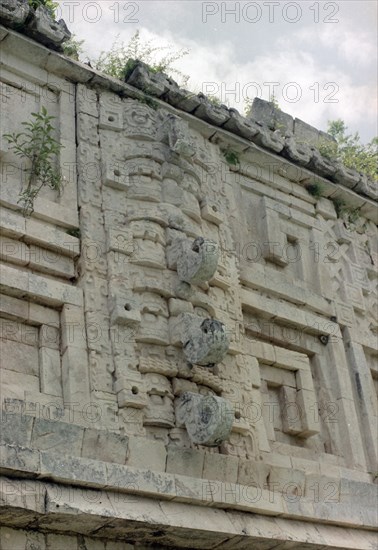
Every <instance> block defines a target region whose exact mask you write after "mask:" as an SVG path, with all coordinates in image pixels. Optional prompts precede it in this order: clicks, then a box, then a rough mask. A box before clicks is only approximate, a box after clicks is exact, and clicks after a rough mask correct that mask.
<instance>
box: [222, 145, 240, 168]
mask: <svg viewBox="0 0 378 550" xmlns="http://www.w3.org/2000/svg"><path fill="white" fill-rule="evenodd" d="M223 156H224V158H225V159H226V162H227V163H228V164H230V165H231V166H238V165H239V164H240V160H239V155H238V153H237V152H236V151H234V150H233V149H225V150H224V151H223Z"/></svg>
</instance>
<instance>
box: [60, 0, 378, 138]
mask: <svg viewBox="0 0 378 550" xmlns="http://www.w3.org/2000/svg"><path fill="white" fill-rule="evenodd" d="M58 4H59V8H58V15H60V16H62V17H63V18H64V19H65V21H66V23H67V25H68V27H69V29H70V30H71V32H73V33H75V35H76V37H77V38H79V39H84V40H85V42H84V44H83V48H84V52H83V54H82V55H81V59H82V60H84V61H86V60H88V59H90V60H91V62H92V65H94V60H95V59H96V58H98V56H99V54H100V53H101V51H104V50H109V49H110V48H111V47H112V44H113V43H114V41H115V40H116V38H117V36H119V40H121V41H124V42H125V43H127V42H128V41H129V40H130V38H131V37H132V36H133V35H134V33H135V31H136V30H139V31H140V33H141V38H142V40H143V41H147V40H153V44H155V45H156V46H167V45H169V46H170V47H171V48H172V51H176V50H179V49H181V48H185V49H188V50H189V54H188V55H185V56H184V57H182V58H181V59H180V60H178V61H177V62H176V63H175V64H174V67H176V68H177V69H178V70H180V71H181V72H182V73H184V74H187V75H189V76H190V79H189V81H188V84H187V86H186V87H187V88H188V89H190V90H191V91H196V92H198V91H203V92H204V93H206V94H207V95H216V96H217V97H219V98H220V99H221V100H222V102H223V103H225V104H226V105H229V106H230V107H236V108H237V109H239V111H240V112H241V113H242V114H243V113H244V109H245V106H246V103H248V101H249V100H252V99H253V98H254V97H255V96H258V97H261V98H263V99H266V100H269V99H270V98H271V96H272V94H273V95H274V97H275V99H276V100H277V101H278V104H279V106H280V108H281V109H282V111H284V112H287V113H290V114H291V115H292V116H294V117H297V118H300V119H302V120H304V121H305V122H307V123H309V124H312V125H313V126H315V127H317V128H319V129H322V130H326V129H327V121H328V120H333V119H336V118H341V119H343V120H344V121H345V123H346V125H347V127H348V133H354V132H359V134H360V136H361V140H362V141H363V142H364V143H366V142H368V141H370V140H371V139H372V138H373V137H374V136H376V135H377V134H378V130H377V46H378V45H377V30H378V29H377V6H378V3H377V2H376V1H375V0H358V1H354V0H343V1H338V2H328V1H320V2H315V1H312V0H310V1H307V0H299V1H297V2H291V1H273V0H271V1H255V2H252V1H248V0H244V1H241V2H231V1H227V2H214V1H212V2H204V1H202V0H142V1H135V2H134V1H124V0H121V1H115V0H101V1H100V0H98V1H97V2H91V1H86V0H81V1H74V0H61V1H59V2H58ZM167 51H168V50H167Z"/></svg>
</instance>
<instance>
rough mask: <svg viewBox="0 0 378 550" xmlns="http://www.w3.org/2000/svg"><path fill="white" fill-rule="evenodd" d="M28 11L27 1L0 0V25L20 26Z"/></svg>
mask: <svg viewBox="0 0 378 550" xmlns="http://www.w3.org/2000/svg"><path fill="white" fill-rule="evenodd" d="M29 11H30V7H29V4H28V2H27V0H1V2H0V23H2V24H4V25H5V26H7V27H17V26H19V25H22V24H23V23H24V21H25V20H26V18H27V16H28V15H29Z"/></svg>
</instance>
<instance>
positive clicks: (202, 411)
mask: <svg viewBox="0 0 378 550" xmlns="http://www.w3.org/2000/svg"><path fill="white" fill-rule="evenodd" d="M176 415H177V420H178V422H180V424H185V427H186V430H187V432H188V435H189V437H190V439H191V441H192V442H193V443H195V444H196V445H205V446H207V447H218V446H219V445H220V444H221V443H222V442H223V441H225V440H226V439H227V438H228V437H229V435H230V432H231V428H232V424H233V421H234V411H233V408H232V405H231V404H230V403H229V402H228V401H227V400H226V399H224V398H222V397H217V396H215V395H206V396H204V395H200V394H198V393H191V392H185V393H183V394H182V395H181V397H180V399H179V405H178V408H177V411H176Z"/></svg>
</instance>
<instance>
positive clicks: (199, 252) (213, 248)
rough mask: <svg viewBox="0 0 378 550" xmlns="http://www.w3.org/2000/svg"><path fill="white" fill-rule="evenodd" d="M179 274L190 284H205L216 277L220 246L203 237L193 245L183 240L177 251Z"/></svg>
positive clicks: (181, 278)
mask: <svg viewBox="0 0 378 550" xmlns="http://www.w3.org/2000/svg"><path fill="white" fill-rule="evenodd" d="M177 254H178V257H177V273H178V276H179V278H180V280H181V281H184V282H185V283H189V284H198V283H204V282H206V281H208V280H209V279H211V278H212V277H213V276H214V273H215V272H216V270H217V266H218V255H219V249H218V245H217V244H216V243H215V242H213V241H210V240H207V239H206V240H205V239H204V238H203V237H197V239H195V240H194V242H193V243H190V241H187V240H182V241H180V242H179V246H178V249H177Z"/></svg>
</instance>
